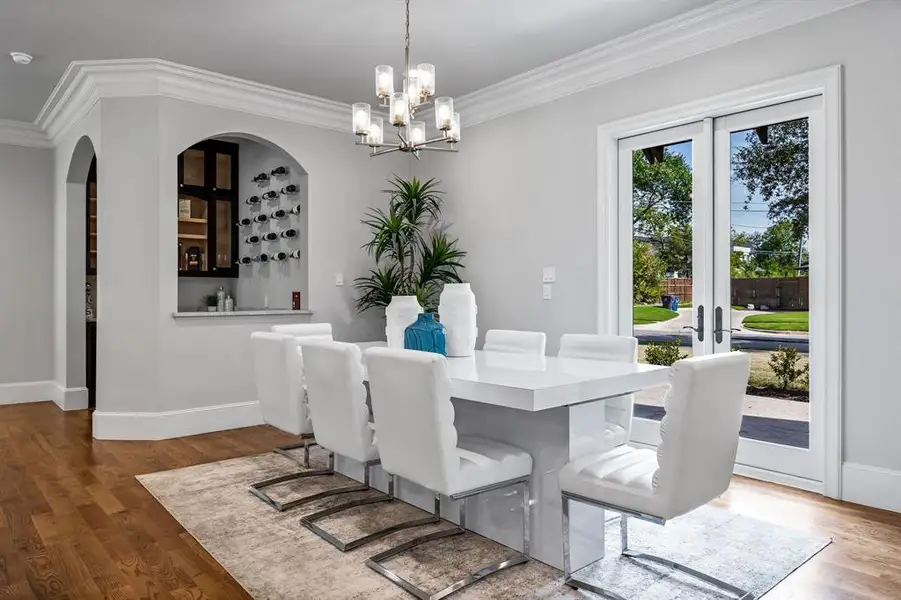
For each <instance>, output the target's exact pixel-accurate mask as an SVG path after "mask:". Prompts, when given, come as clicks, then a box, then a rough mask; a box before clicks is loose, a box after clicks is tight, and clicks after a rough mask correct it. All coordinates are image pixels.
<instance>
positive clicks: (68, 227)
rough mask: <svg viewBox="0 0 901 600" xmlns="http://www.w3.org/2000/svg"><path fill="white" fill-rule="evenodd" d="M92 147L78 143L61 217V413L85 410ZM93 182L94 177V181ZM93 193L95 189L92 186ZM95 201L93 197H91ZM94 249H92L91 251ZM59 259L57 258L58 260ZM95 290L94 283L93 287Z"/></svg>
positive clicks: (86, 140)
mask: <svg viewBox="0 0 901 600" xmlns="http://www.w3.org/2000/svg"><path fill="white" fill-rule="evenodd" d="M95 158H96V154H95V148H94V143H93V142H92V140H91V139H90V138H89V137H88V136H83V137H82V138H81V139H79V140H78V143H77V144H76V145H75V149H74V150H73V152H72V157H71V159H70V161H69V170H68V172H67V174H66V215H65V225H64V226H65V232H64V239H65V252H64V254H63V255H62V256H64V257H65V269H66V287H65V327H66V331H65V347H64V348H59V349H57V352H60V351H61V352H63V353H64V359H63V360H62V363H63V364H64V365H65V379H64V381H65V388H64V390H63V397H62V399H61V404H62V406H63V408H64V409H65V410H77V409H84V408H88V406H89V394H88V389H87V385H86V384H87V373H86V360H87V348H86V339H87V319H86V310H85V308H86V307H85V302H86V298H85V282H86V279H87V274H86V272H87V266H88V255H89V252H88V234H87V231H88V225H87V223H88V202H89V201H88V184H87V182H88V178H89V175H90V174H91V173H92V170H94V171H95V166H94V165H95ZM94 179H95V181H96V177H95V178H94ZM94 190H95V191H96V185H95V186H94ZM95 197H96V196H95ZM95 248H96V247H95ZM62 256H59V255H58V257H59V258H62ZM94 288H95V289H96V282H95V285H94Z"/></svg>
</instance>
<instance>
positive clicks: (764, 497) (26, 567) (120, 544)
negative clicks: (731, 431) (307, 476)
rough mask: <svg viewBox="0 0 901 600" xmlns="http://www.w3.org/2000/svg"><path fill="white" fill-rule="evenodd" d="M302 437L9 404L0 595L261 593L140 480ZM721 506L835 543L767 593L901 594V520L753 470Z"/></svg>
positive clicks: (1, 489)
mask: <svg viewBox="0 0 901 600" xmlns="http://www.w3.org/2000/svg"><path fill="white" fill-rule="evenodd" d="M291 441H293V438H292V437H291V436H288V435H286V434H283V433H281V432H279V431H277V430H275V429H272V428H269V427H252V428H248V429H241V430H235V431H227V432H220V433H213V434H208V435H202V436H195V437H190V438H182V439H177V440H167V441H162V442H101V441H94V440H93V439H92V438H91V434H90V414H89V413H88V412H87V411H84V412H75V413H63V412H61V411H59V410H58V409H57V408H56V406H55V405H53V404H50V403H44V404H25V405H17V406H3V407H0V599H12V598H15V599H19V598H22V599H26V598H27V599H32V598H37V599H44V598H47V599H54V600H57V599H60V600H64V599H69V600H73V599H77V598H110V599H117V600H118V599H131V598H154V599H169V598H171V599H185V600H200V599H211V600H228V599H232V598H249V596H248V595H247V594H246V593H245V592H244V591H243V590H242V589H241V587H240V586H239V585H238V584H237V583H236V582H235V581H234V580H233V579H232V578H231V577H230V576H229V575H228V574H227V573H226V572H225V571H224V570H223V569H222V568H221V567H220V566H219V565H218V564H217V563H216V562H215V561H214V560H213V559H212V558H211V557H210V556H209V555H208V554H207V553H206V551H204V550H203V548H201V547H200V546H199V545H198V544H197V543H196V542H195V541H194V540H193V538H191V536H190V535H188V534H187V533H186V532H185V531H184V530H183V529H182V528H181V527H180V526H179V525H178V523H177V522H176V521H175V520H174V519H173V518H172V517H170V516H169V514H168V513H167V512H166V511H165V510H164V509H163V508H162V507H161V506H160V505H159V504H158V503H157V502H156V501H155V500H154V499H153V497H151V496H150V495H149V494H148V493H147V492H146V491H145V490H144V488H143V487H142V486H141V485H140V484H139V483H138V482H137V481H136V480H135V479H134V476H135V475H138V474H142V473H150V472H154V471H161V470H166V469H175V468H178V467H185V466H189V465H193V464H198V463H204V462H211V461H217V460H224V459H227V458H233V457H237V456H246V455H248V454H253V453H258V452H264V451H266V450H269V449H270V448H271V447H272V446H274V445H278V444H284V443H289V442H291ZM717 504H718V505H720V506H723V507H726V508H728V509H730V510H733V511H735V512H738V513H741V514H744V515H748V516H751V517H755V518H758V519H761V520H765V521H770V522H773V523H777V524H780V525H783V526H785V527H791V528H794V529H798V530H802V531H806V532H810V533H814V534H818V535H824V536H831V537H832V538H833V539H834V543H833V544H832V545H830V546H829V547H828V548H826V550H824V551H823V552H821V553H820V554H818V555H817V556H816V557H814V558H813V560H811V561H810V562H809V563H808V564H806V565H804V566H803V567H801V568H800V569H799V570H798V571H797V572H796V573H794V574H793V575H791V576H790V577H789V578H788V579H787V580H786V581H784V582H783V583H782V584H780V585H779V586H778V587H777V588H776V589H775V590H773V591H772V592H770V593H769V594H767V595H766V597H765V599H766V600H787V599H793V600H839V599H841V600H855V599H879V600H887V599H892V598H901V515H899V514H895V513H888V512H883V511H878V510H874V509H868V508H864V507H860V506H855V505H851V504H842V503H839V502H834V501H831V500H826V499H823V498H821V497H819V496H816V495H813V494H808V493H805V492H798V491H795V490H791V489H788V488H782V487H779V486H774V485H769V484H764V483H760V482H755V481H752V480H748V479H742V478H736V479H735V481H734V483H733V485H732V488H731V489H730V491H729V492H728V493H727V494H726V495H725V496H724V497H723V498H721V499H720V500H718V501H717Z"/></svg>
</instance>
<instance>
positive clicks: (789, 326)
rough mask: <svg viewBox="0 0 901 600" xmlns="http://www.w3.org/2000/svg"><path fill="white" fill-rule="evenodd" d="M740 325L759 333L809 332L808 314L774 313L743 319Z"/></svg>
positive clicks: (805, 312)
mask: <svg viewBox="0 0 901 600" xmlns="http://www.w3.org/2000/svg"><path fill="white" fill-rule="evenodd" d="M742 325H743V326H744V327H746V328H748V329H755V330H760V331H809V330H810V313H809V312H807V311H804V312H775V313H767V314H765V315H751V316H750V317H745V318H744V320H743V321H742Z"/></svg>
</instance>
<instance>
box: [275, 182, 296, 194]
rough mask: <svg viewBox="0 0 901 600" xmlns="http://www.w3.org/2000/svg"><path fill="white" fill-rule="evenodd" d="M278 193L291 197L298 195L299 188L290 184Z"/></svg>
mask: <svg viewBox="0 0 901 600" xmlns="http://www.w3.org/2000/svg"><path fill="white" fill-rule="evenodd" d="M279 193H281V194H282V195H284V196H293V195H294V194H299V193H300V188H299V187H297V186H296V185H295V184H293V183H292V184H291V185H286V186H285V187H283V188H282V189H281V191H280V192H279Z"/></svg>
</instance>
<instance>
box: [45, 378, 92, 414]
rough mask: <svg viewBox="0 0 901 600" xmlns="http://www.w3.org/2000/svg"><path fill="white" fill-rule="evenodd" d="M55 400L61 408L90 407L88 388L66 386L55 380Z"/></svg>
mask: <svg viewBox="0 0 901 600" xmlns="http://www.w3.org/2000/svg"><path fill="white" fill-rule="evenodd" d="M53 401H54V402H56V405H57V406H58V407H59V408H60V410H86V409H87V408H88V388H86V387H75V388H64V387H63V386H61V385H60V384H59V383H57V382H55V381H54V382H53Z"/></svg>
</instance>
